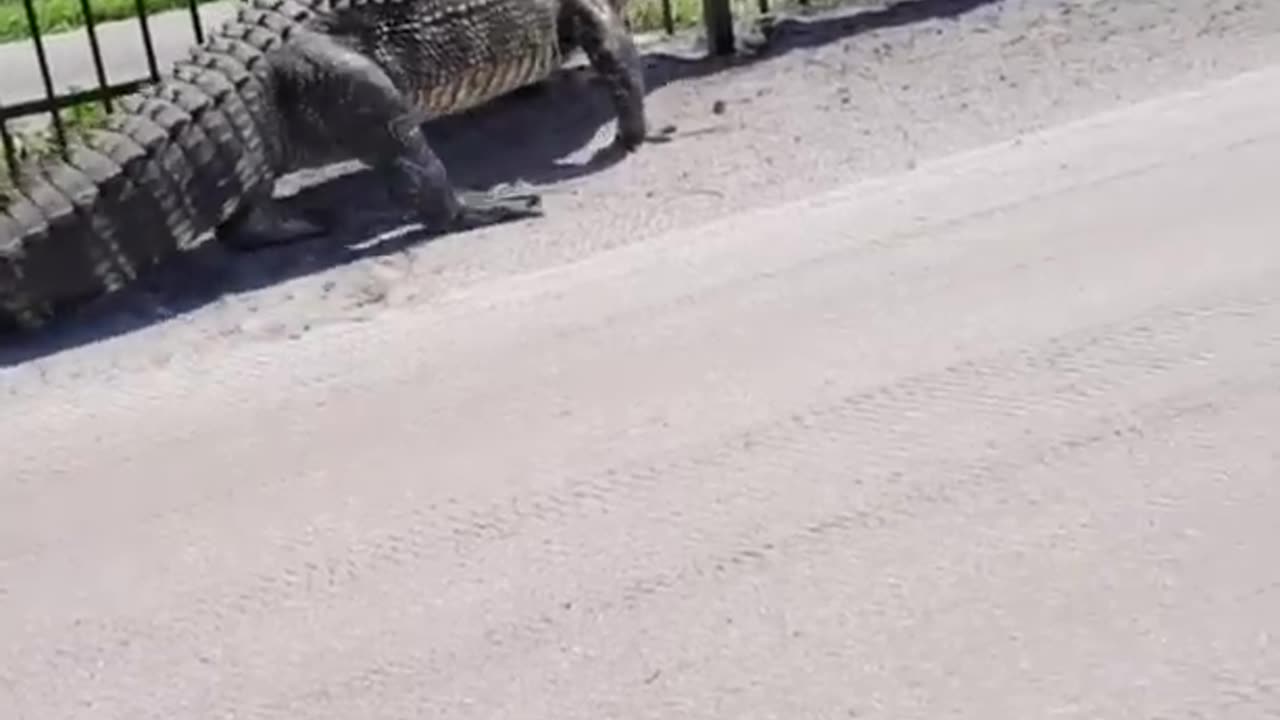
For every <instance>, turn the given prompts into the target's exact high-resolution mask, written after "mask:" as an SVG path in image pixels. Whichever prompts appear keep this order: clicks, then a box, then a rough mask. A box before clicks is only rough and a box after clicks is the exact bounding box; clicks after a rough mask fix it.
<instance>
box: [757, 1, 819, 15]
mask: <svg viewBox="0 0 1280 720" xmlns="http://www.w3.org/2000/svg"><path fill="white" fill-rule="evenodd" d="M800 4H801V5H807V4H808V2H807V0H800ZM756 7H758V8H760V14H761V15H768V14H769V0H757V2H756Z"/></svg>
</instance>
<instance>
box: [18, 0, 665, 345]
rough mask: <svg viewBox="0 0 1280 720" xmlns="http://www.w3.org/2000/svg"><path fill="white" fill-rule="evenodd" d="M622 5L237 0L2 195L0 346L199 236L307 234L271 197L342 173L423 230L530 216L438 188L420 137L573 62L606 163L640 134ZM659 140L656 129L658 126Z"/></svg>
mask: <svg viewBox="0 0 1280 720" xmlns="http://www.w3.org/2000/svg"><path fill="white" fill-rule="evenodd" d="M624 1H625V0H245V2H242V4H241V5H240V6H239V8H238V10H237V13H236V15H235V16H234V17H233V18H232V19H230V20H228V21H227V22H226V23H224V24H222V26H221V27H219V28H217V29H215V30H213V31H212V32H211V33H209V34H208V36H207V37H206V38H205V40H204V41H203V42H202V43H200V44H199V45H197V46H195V47H194V48H193V49H192V50H191V52H190V53H189V56H188V57H186V58H185V59H182V60H180V61H178V62H176V63H174V64H173V66H172V67H171V68H170V69H168V70H167V72H166V73H165V74H164V75H163V76H162V77H161V78H160V79H159V80H158V81H156V82H153V83H148V84H147V85H145V86H143V87H142V88H140V89H138V90H136V91H135V92H134V93H132V94H129V95H125V96H123V97H122V98H120V99H119V101H118V103H119V108H118V110H117V111H115V112H113V113H111V114H110V115H109V116H108V119H107V121H106V122H105V123H104V124H103V125H102V126H101V127H98V128H95V129H91V130H89V131H87V132H86V133H85V134H84V135H83V137H79V138H77V139H75V140H74V141H72V142H69V143H68V145H67V148H66V152H65V153H64V154H63V155H62V156H60V157H55V158H52V159H45V160H41V161H39V162H33V163H29V164H28V165H27V166H24V167H23V168H22V169H20V170H19V172H18V173H17V178H16V181H15V182H14V183H13V184H12V187H9V188H6V189H4V190H3V191H0V194H2V195H3V197H0V335H3V334H5V333H6V332H8V333H17V332H22V331H30V330H34V329H38V328H41V327H44V326H45V325H47V324H48V323H49V322H50V321H52V320H55V319H57V318H59V317H61V316H63V315H65V314H67V313H68V312H69V311H71V310H73V309H75V308H77V307H80V306H82V305H85V304H87V303H89V302H91V301H93V300H95V299H97V298H99V297H101V296H103V295H106V294H108V293H111V292H113V291H115V290H117V289H119V288H121V287H124V286H125V285H127V284H129V283H130V282H132V281H133V280H135V279H136V278H137V277H138V276H139V275H140V274H142V273H143V272H146V271H147V270H149V269H150V268H153V267H155V266H156V265H158V264H160V263H161V262H163V261H165V260H167V259H170V258H171V257H172V256H173V255H175V254H177V253H180V252H184V251H187V250H189V249H191V248H192V247H195V246H196V245H197V244H200V243H201V242H204V241H205V240H206V239H208V238H210V237H212V238H213V239H215V240H216V241H218V242H220V243H222V244H223V245H225V246H226V247H228V248H231V249H233V250H252V249H254V248H260V247H265V246H270V245H278V244H283V243H289V242H295V241H299V240H301V239H303V238H310V237H314V236H316V235H317V234H320V233H323V232H324V230H325V228H323V227H321V226H319V225H317V224H316V223H314V222H312V221H311V220H308V219H306V218H304V217H302V216H300V215H296V214H291V213H290V212H288V211H286V210H285V209H284V208H283V206H282V205H280V204H279V202H278V201H277V200H275V199H274V198H273V191H274V186H275V181H276V180H277V179H278V178H279V177H281V176H283V175H285V174H288V173H290V172H293V171H297V170H301V169H305V168H312V167H319V166H324V165H329V164H332V163H334V162H339V161H346V160H357V161H359V162H361V163H362V164H364V165H367V166H368V167H369V168H370V169H371V170H372V171H373V173H374V175H375V177H377V178H378V179H379V180H380V181H381V182H384V183H385V186H386V188H387V190H388V193H389V194H390V195H391V197H392V198H393V199H394V200H395V201H396V202H397V203H399V204H402V205H403V206H404V207H405V208H406V209H407V210H409V211H410V212H411V213H412V214H413V215H414V216H415V217H416V218H418V219H419V221H420V222H421V223H422V224H423V225H424V226H426V227H427V228H428V229H431V230H435V231H438V232H450V231H459V230H466V229H471V228H476V227H480V226H483V225H490V224H495V223H502V222H509V221H513V220H517V219H523V218H530V217H535V216H539V215H541V214H542V209H541V199H540V196H539V195H537V194H533V193H527V192H516V191H514V190H491V191H488V192H477V191H472V190H463V189H460V188H455V187H454V186H453V184H452V183H451V181H450V179H449V177H448V173H447V172H446V169H445V168H444V166H443V164H442V162H441V161H440V159H439V157H438V156H437V155H436V153H435V152H434V151H433V149H432V148H431V146H430V144H429V143H428V142H427V139H426V137H425V135H424V134H423V131H422V127H421V126H422V124H423V123H424V122H426V121H428V120H430V119H432V118H435V117H439V116H442V115H449V114H456V113H460V112H462V111H464V110H468V109H471V108H474V107H476V106H479V105H481V104H483V103H486V102H488V101H490V100H493V99H495V98H497V97H498V96H500V95H504V94H506V93H509V92H512V91H514V90H517V89H520V88H522V87H527V86H531V85H534V84H536V83H539V82H541V81H543V80H544V79H546V78H547V77H548V76H549V75H550V74H551V73H552V72H553V71H554V70H556V69H558V68H559V67H560V66H561V65H562V63H563V62H564V60H565V58H566V57H567V55H568V54H569V53H570V52H574V51H577V50H579V49H580V50H582V51H583V52H584V54H585V55H586V56H587V59H588V61H589V63H590V65H591V67H592V68H593V70H594V71H595V72H596V73H597V75H598V76H600V77H601V78H602V79H603V80H604V83H605V85H606V86H607V88H608V91H609V94H610V97H611V100H612V103H613V106H614V108H615V112H616V114H617V122H616V126H617V130H616V135H615V138H614V140H613V143H612V145H611V146H610V148H609V149H612V150H615V151H617V152H619V153H621V154H623V155H625V154H627V153H630V152H632V151H634V150H635V149H636V148H638V147H639V146H640V145H641V144H643V143H644V142H646V141H661V140H664V139H666V135H665V134H664V133H657V134H650V132H649V129H648V123H647V119H646V113H645V107H644V92H645V88H644V80H643V75H642V70H643V69H642V65H641V61H640V55H639V52H638V51H637V49H636V46H635V44H634V41H633V39H632V38H631V36H630V33H629V30H628V25H627V23H626V20H625V16H624V13H623V6H622V3H623V2H624ZM664 132H666V131H664Z"/></svg>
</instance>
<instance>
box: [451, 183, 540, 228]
mask: <svg viewBox="0 0 1280 720" xmlns="http://www.w3.org/2000/svg"><path fill="white" fill-rule="evenodd" d="M458 200H459V202H460V203H461V208H460V209H459V211H458V214H457V216H455V217H454V220H453V223H452V229H454V230H470V229H473V228H478V227H483V226H485V225H497V224H499V223H505V222H512V221H515V220H523V219H526V218H533V217H541V216H542V214H543V213H542V196H541V195H539V194H537V193H532V192H514V191H509V190H494V191H490V192H487V193H482V192H473V191H464V192H460V193H458Z"/></svg>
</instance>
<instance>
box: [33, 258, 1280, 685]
mask: <svg viewBox="0 0 1280 720" xmlns="http://www.w3.org/2000/svg"><path fill="white" fill-rule="evenodd" d="M1263 278H1264V282H1263V283H1261V284H1262V285H1263V286H1264V287H1266V290H1264V291H1261V292H1259V291H1256V290H1255V291H1254V292H1245V293H1235V294H1233V295H1229V296H1227V297H1226V298H1221V297H1220V298H1217V299H1214V300H1210V301H1206V302H1202V303H1198V304H1196V305H1193V306H1189V307H1178V308H1164V309H1161V310H1158V311H1156V312H1153V313H1150V314H1145V315H1139V316H1137V317H1136V318H1133V319H1130V320H1129V321H1127V322H1123V323H1115V324H1111V325H1110V326H1108V327H1104V328H1091V329H1089V330H1088V331H1081V332H1078V333H1072V334H1068V335H1066V336H1063V337H1061V338H1059V339H1057V340H1055V341H1051V342H1049V343H1046V344H1044V345H1043V346H1041V347H1039V348H1034V347H1033V348H1023V349H1020V350H1018V351H1015V352H1011V353H1002V354H998V355H996V356H993V357H990V358H986V359H983V360H971V361H967V362H963V363H959V364H956V365H952V366H949V367H947V368H946V369H944V370H943V371H941V372H938V373H932V374H928V375H925V376H917V377H913V378H910V379H907V380H905V381H903V382H899V383H893V384H890V385H888V386H886V387H883V388H878V389H876V390H874V391H871V392H861V393H856V394H852V395H847V396H844V397H841V398H839V399H838V400H836V401H834V402H832V403H829V404H824V405H822V406H819V407H817V408H810V409H808V410H802V411H800V412H796V413H794V414H791V415H790V416H788V417H786V418H785V419H783V420H781V421H779V422H776V423H770V424H766V425H763V426H759V427H756V428H752V429H749V430H747V431H746V432H741V433H735V434H733V435H731V436H730V437H728V438H726V439H725V440H724V441H722V442H720V443H716V444H713V445H710V446H701V447H693V448H686V449H685V450H683V451H681V452H680V453H678V454H677V457H676V459H675V460H674V461H670V462H661V461H660V462H651V463H647V464H641V465H637V466H632V467H628V468H613V469H612V470H607V471H605V472H603V473H599V474H595V475H594V476H591V477H589V478H588V479H586V480H583V481H578V482H572V483H570V484H569V487H568V488H567V489H566V490H564V491H562V492H556V493H544V494H538V495H534V496H533V497H531V498H528V499H522V500H521V501H520V506H519V510H513V509H512V508H511V506H510V505H506V504H504V505H501V506H493V507H490V508H488V509H485V510H471V511H463V512H460V513H456V514H453V515H442V514H440V513H436V512H431V511H426V510H423V509H421V508H407V509H401V510H400V511H399V512H398V513H395V514H393V515H391V516H389V517H388V519H387V522H386V523H384V524H383V526H385V527H392V528H399V530H394V531H391V532H388V533H386V534H384V535H381V536H375V537H372V538H369V539H368V540H367V541H366V542H365V543H364V544H362V545H359V546H356V547H353V548H350V549H348V550H347V551H346V552H345V553H344V554H343V555H341V556H339V557H322V558H314V559H311V560H307V561H304V562H302V563H299V564H295V565H291V566H288V567H285V568H282V569H281V570H280V571H279V572H278V573H274V574H265V575H260V576H257V577H256V578H254V579H252V580H250V581H249V582H248V584H246V585H243V586H240V587H238V588H235V589H232V588H228V589H226V590H225V591H224V592H222V593H219V594H218V595H217V596H215V597H208V598H199V597H195V598H181V597H179V598H174V599H171V603H173V604H176V605H178V606H179V607H181V606H183V605H185V606H186V608H187V610H186V612H179V613H177V614H174V612H173V611H172V610H169V611H167V612H166V611H165V610H164V609H162V608H152V609H150V612H155V613H156V615H155V616H154V617H148V618H146V619H144V618H143V617H138V616H136V615H135V616H134V618H133V619H132V620H130V619H127V617H126V618H119V620H120V622H113V623H112V624H111V625H110V626H100V625H97V624H95V623H87V624H85V625H82V626H80V627H79V628H77V632H76V636H77V641H75V642H72V643H69V644H66V645H63V647H62V649H61V650H60V651H59V653H57V655H58V657H59V661H58V664H56V665H54V666H52V667H45V668H42V669H41V671H43V672H52V673H58V672H61V671H64V670H65V669H66V667H64V666H63V663H66V664H67V665H70V666H76V665H79V666H86V665H87V666H93V665H96V664H105V665H109V666H111V667H113V668H120V667H121V666H124V667H129V666H133V665H134V664H135V663H142V665H143V667H139V668H137V670H138V672H134V673H130V674H131V675H134V676H142V675H143V673H144V672H145V671H147V670H151V671H160V670H161V669H162V668H169V669H176V668H178V667H180V666H181V664H182V657H181V656H180V655H173V654H172V653H170V652H155V649H156V648H175V649H176V648H181V647H183V646H184V645H186V644H187V643H185V642H184V641H183V640H182V639H183V638H184V637H196V636H199V635H200V634H201V633H199V632H197V631H198V630H201V629H212V630H217V631H218V634H225V633H228V632H232V633H234V631H235V630H236V628H237V627H238V626H243V625H244V624H245V623H249V624H250V626H251V625H252V623H251V622H250V621H251V619H252V618H263V619H265V618H268V617H271V616H272V614H273V613H275V615H276V616H275V617H273V618H272V623H273V624H278V623H280V622H283V618H282V617H281V613H284V614H285V615H293V614H296V613H297V612H303V611H302V610H301V608H304V607H305V608H306V610H305V612H306V613H307V614H314V613H315V612H318V611H319V608H322V607H325V606H326V604H327V603H331V602H333V601H336V600H341V599H342V595H343V593H344V592H345V591H347V590H348V589H349V588H350V587H352V585H353V583H356V582H357V581H359V582H360V583H362V584H363V585H364V586H365V587H366V588H374V589H381V588H382V587H383V584H381V583H379V582H378V581H377V579H378V578H383V579H387V578H391V577H394V576H399V575H407V574H408V573H405V572H404V571H405V570H407V569H408V568H409V567H410V566H413V567H422V566H424V565H425V564H427V563H429V562H430V563H434V564H437V565H440V566H442V569H443V570H444V572H446V573H451V574H454V575H462V576H464V577H466V576H468V575H469V574H471V573H474V572H475V571H474V570H473V569H472V566H473V565H474V564H475V563H476V558H475V556H476V555H477V554H478V553H482V552H486V551H487V552H490V553H496V552H500V550H499V549H498V547H497V546H500V545H504V544H509V543H504V541H508V540H511V539H514V538H517V537H518V538H521V539H522V541H525V542H527V541H529V539H530V535H531V534H533V533H535V532H537V531H539V529H541V531H542V532H548V528H550V531H549V532H550V533H551V534H552V536H553V537H554V535H555V533H556V530H555V527H556V526H557V525H563V524H564V523H566V522H573V523H578V524H581V523H583V522H584V521H586V520H590V519H592V518H601V517H606V516H608V515H609V514H616V513H617V512H619V510H620V509H621V510H623V511H625V510H626V509H627V508H632V507H636V506H638V505H640V504H643V503H644V502H645V500H646V499H647V498H652V497H654V496H655V495H659V494H660V492H661V491H662V490H663V489H664V487H670V486H671V484H672V483H673V482H676V481H677V480H678V479H679V478H681V477H684V478H692V477H695V476H715V475H721V476H723V475H726V474H728V475H732V474H744V473H746V472H748V471H750V470H751V469H752V468H754V467H755V463H756V462H757V455H758V454H760V453H765V454H772V453H774V452H777V451H778V450H779V449H780V450H781V451H782V452H784V453H787V455H786V456H784V458H782V459H781V461H780V462H779V465H778V466H779V467H782V468H786V467H788V466H789V465H790V464H792V463H795V462H796V461H797V460H801V461H802V460H803V458H804V457H805V454H806V453H807V452H808V451H809V450H811V448H812V442H811V441H805V440H801V438H808V437H813V436H817V437H818V438H820V439H825V440H826V441H827V442H836V443H837V444H844V443H847V442H848V439H849V433H850V432H853V434H854V435H857V434H859V433H862V434H865V435H867V436H868V437H869V438H871V439H873V440H878V441H880V442H882V443H885V444H886V446H887V447H889V448H890V451H889V454H888V455H884V454H883V453H882V454H881V455H880V456H879V457H878V458H876V459H875V461H876V462H877V463H879V466H880V467H885V466H893V465H895V464H896V463H901V462H903V461H904V460H905V459H906V458H907V457H912V458H913V460H916V461H918V459H919V458H918V455H919V453H920V452H921V447H920V446H921V445H924V444H925V443H926V442H927V438H924V437H922V436H919V434H918V433H917V436H916V437H911V435H910V433H909V432H908V430H909V429H910V428H911V424H912V423H913V422H919V420H920V419H921V417H922V415H921V410H922V409H924V408H928V407H942V408H947V409H948V410H949V411H950V412H951V413H953V414H955V415H956V416H957V419H964V418H965V417H969V418H970V421H971V422H976V419H985V420H987V421H989V422H991V421H1001V422H1004V423H1006V424H1007V423H1009V422H1011V421H1014V420H1016V421H1018V422H1019V423H1020V422H1021V421H1022V420H1024V419H1028V418H1031V417H1041V418H1042V420H1047V421H1052V420H1053V419H1054V417H1059V418H1060V417H1067V416H1069V415H1070V414H1072V413H1073V412H1076V411H1078V410H1079V409H1080V408H1082V407H1088V406H1089V405H1090V404H1097V403H1099V402H1100V401H1103V400H1105V398H1106V396H1107V394H1108V393H1109V392H1111V391H1113V390H1115V389H1116V388H1118V387H1123V386H1125V385H1131V384H1134V383H1136V382H1143V381H1145V382H1155V381H1158V380H1159V379H1160V378H1161V377H1162V376H1165V375H1168V374H1169V373H1171V372H1173V371H1176V370H1179V369H1182V370H1184V371H1185V370H1186V369H1188V368H1190V369H1197V368H1205V367H1212V366H1213V365H1212V364H1213V362H1214V358H1215V355H1214V354H1213V348H1214V347H1215V346H1217V347H1224V345H1222V344H1221V343H1222V342H1223V339H1222V338H1219V337H1218V336H1219V335H1221V336H1222V337H1223V338H1234V339H1236V342H1237V343H1238V342H1240V340H1239V339H1240V338H1248V339H1249V341H1248V344H1247V345H1246V346H1245V347H1243V348H1242V347H1240V346H1239V345H1238V344H1237V345H1234V346H1232V345H1226V346H1225V347H1233V348H1234V350H1235V351H1236V352H1237V353H1239V352H1244V353H1246V354H1253V355H1256V354H1259V353H1261V354H1263V355H1264V356H1265V355H1266V354H1267V353H1268V352H1270V351H1272V350H1273V349H1274V347H1275V345H1276V343H1277V337H1276V336H1274V335H1268V334H1266V333H1261V334H1255V335H1253V336H1250V335H1249V334H1248V333H1247V332H1246V333H1241V332H1240V330H1241V327H1240V326H1241V324H1244V325H1246V326H1248V327H1257V326H1260V325H1261V326H1264V327H1265V326H1268V325H1270V326H1277V327H1280V323H1277V322H1276V320H1280V316H1277V313H1280V308H1277V307H1275V300H1276V296H1274V295H1273V294H1272V293H1271V292H1270V287H1269V286H1274V283H1273V282H1271V281H1272V279H1273V278H1272V274H1270V273H1268V274H1264V275H1263ZM1219 352H1221V351H1219ZM1120 368H1127V371H1126V372H1125V373H1120V372H1118V370H1119V369H1120ZM1064 377H1065V378H1067V379H1068V380H1069V381H1070V384H1069V385H1068V386H1067V387H1066V388H1065V389H1061V388H1058V387H1057V386H1056V384H1055V386H1054V389H1053V391H1052V392H1050V393H1049V394H1048V397H1047V398H1045V400H1047V402H1043V403H1041V402H1039V401H1037V400H1036V399H1034V398H1028V397H1027V396H1026V395H1025V393H1026V392H1027V391H1028V390H1031V391H1034V390H1035V389H1036V387H1037V384H1043V383H1045V382H1046V380H1051V379H1056V378H1064ZM1000 384H1003V385H1004V389H1003V390H999V389H997V388H999V387H1000ZM1009 385H1012V387H1009ZM1104 404H1105V403H1104ZM1045 416H1047V417H1045ZM886 418H899V419H898V420H897V421H895V422H887V421H886ZM926 419H928V418H926ZM933 420H934V421H935V422H936V418H933ZM851 428H852V430H851ZM884 432H888V433H890V435H889V436H885V435H883V433H884ZM952 441H953V442H955V443H956V444H955V445H954V446H946V445H938V444H937V443H935V444H934V446H933V448H932V450H931V453H958V454H961V455H963V453H964V448H965V447H966V446H967V443H968V440H967V439H966V438H965V437H964V436H963V435H962V436H961V437H960V438H953V439H952ZM869 442H870V441H869ZM775 461H776V460H775ZM770 492H771V491H770V490H769V488H768V487H753V486H746V487H735V488H733V489H732V490H729V491H726V492H725V493H724V494H722V495H721V496H720V498H719V501H718V503H716V502H709V503H707V505H706V507H707V508H715V510H716V511H725V510H728V509H730V508H729V506H730V505H731V504H736V505H734V507H761V506H766V505H767V504H768V501H769V500H770V499H771V497H770ZM712 499H714V498H712ZM714 519H715V518H714V515H713V514H708V513H707V512H706V511H705V510H702V511H701V512H700V508H699V507H693V508H684V509H682V514H681V515H680V516H679V517H676V518H671V519H670V523H669V524H673V525H676V526H679V527H692V528H694V529H697V528H699V527H705V526H707V524H708V522H709V521H713V520H714ZM776 519H777V518H775V520H776ZM829 522H833V523H834V525H833V527H835V528H839V527H841V526H842V525H841V524H842V523H845V524H847V523H851V522H856V516H851V517H847V518H843V519H840V518H836V519H834V520H831V521H829ZM712 524H713V523H712ZM706 541H707V536H706V535H705V534H704V535H699V534H696V533H695V534H692V535H690V536H689V537H687V538H686V539H685V540H684V541H683V542H682V543H681V545H682V546H683V547H685V548H687V549H691V550H694V551H697V550H698V549H699V548H700V547H702V546H703V545H705V543H706ZM547 552H548V553H550V555H549V556H550V557H553V558H554V557H557V554H558V557H560V558H562V559H563V558H565V557H569V556H570V555H571V554H572V552H573V550H572V548H565V547H561V548H560V549H559V550H556V549H554V548H552V549H549V550H548V551H547ZM751 552H759V551H758V550H752V551H751ZM729 557H730V558H732V557H735V555H733V554H732V553H731V554H730V556H729ZM728 562H730V563H733V562H734V561H733V560H732V559H730V560H729V561H728ZM741 562H742V560H741V559H739V560H738V564H741ZM469 571H470V572H469ZM655 582H656V583H657V585H656V586H655V585H653V583H655ZM648 583H649V584H648V585H644V586H642V588H643V587H649V591H650V592H651V593H652V592H657V591H658V589H660V588H663V587H664V586H663V585H662V584H661V582H658V581H652V580H651V581H648ZM655 588H658V589H655ZM632 592H633V596H634V597H638V595H635V593H639V594H643V592H644V591H643V589H641V590H633V591H632ZM188 603H189V604H188ZM138 612H148V609H147V608H141V607H140V608H138ZM150 612H148V614H150ZM534 626H535V627H536V626H537V623H534ZM540 632H545V630H543V631H540ZM95 637H96V638H99V639H98V640H96V641H95V640H93V638H95ZM126 643H128V645H127V646H126V649H125V650H124V651H123V652H121V651H120V648H121V646H125V645H126ZM143 654H149V655H150V657H147V658H145V659H144V657H143ZM130 655H133V656H134V657H132V658H131V659H130V658H129V657H128V656H130ZM263 669H264V670H265V668H263ZM32 670H34V668H32ZM244 674H247V675H249V676H252V675H253V674H254V673H251V672H250V673H244Z"/></svg>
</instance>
